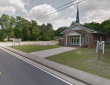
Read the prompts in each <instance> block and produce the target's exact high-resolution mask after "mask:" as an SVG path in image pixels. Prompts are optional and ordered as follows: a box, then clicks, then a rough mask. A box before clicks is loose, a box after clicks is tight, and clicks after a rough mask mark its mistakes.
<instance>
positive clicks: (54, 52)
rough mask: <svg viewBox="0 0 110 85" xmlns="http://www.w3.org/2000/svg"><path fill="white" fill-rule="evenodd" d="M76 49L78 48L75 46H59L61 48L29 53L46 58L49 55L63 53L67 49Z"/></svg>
mask: <svg viewBox="0 0 110 85" xmlns="http://www.w3.org/2000/svg"><path fill="white" fill-rule="evenodd" d="M74 49H77V48H75V47H59V48H54V49H49V50H43V51H37V52H31V53H29V54H31V55H34V56H38V57H41V58H45V57H49V56H52V55H56V54H59V53H63V52H66V51H70V50H74Z"/></svg>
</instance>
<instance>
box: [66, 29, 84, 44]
mask: <svg viewBox="0 0 110 85" xmlns="http://www.w3.org/2000/svg"><path fill="white" fill-rule="evenodd" d="M66 45H73V46H83V45H84V35H83V34H81V33H78V32H75V31H72V32H70V33H68V34H66Z"/></svg>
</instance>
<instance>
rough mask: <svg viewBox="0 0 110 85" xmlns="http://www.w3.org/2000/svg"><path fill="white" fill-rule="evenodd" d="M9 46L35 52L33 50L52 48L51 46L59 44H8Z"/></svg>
mask: <svg viewBox="0 0 110 85" xmlns="http://www.w3.org/2000/svg"><path fill="white" fill-rule="evenodd" d="M10 47H11V48H14V49H17V50H20V51H23V52H26V53H30V52H35V51H41V50H47V49H52V48H58V47H61V46H58V45H44V46H42V45H21V46H20V47H19V46H10Z"/></svg>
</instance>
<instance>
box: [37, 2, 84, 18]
mask: <svg viewBox="0 0 110 85" xmlns="http://www.w3.org/2000/svg"><path fill="white" fill-rule="evenodd" d="M83 1H85V0H82V1H79V2H77V3H75V4H78V3H81V2H83ZM75 4H72V5H70V6H67V7H64V8H62V9H60V10H58V11H55V12H52V13H50V14H48V15H51V14H53V13H56V12H59V11H61V10H63V9H66V8H68V7H71V6H73V5H75ZM48 15H45V16H41V17H39V18H37V19H41V18H43V17H46V16H48Z"/></svg>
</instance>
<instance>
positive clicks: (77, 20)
mask: <svg viewBox="0 0 110 85" xmlns="http://www.w3.org/2000/svg"><path fill="white" fill-rule="evenodd" d="M76 23H79V10H78V5H77V15H76Z"/></svg>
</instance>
